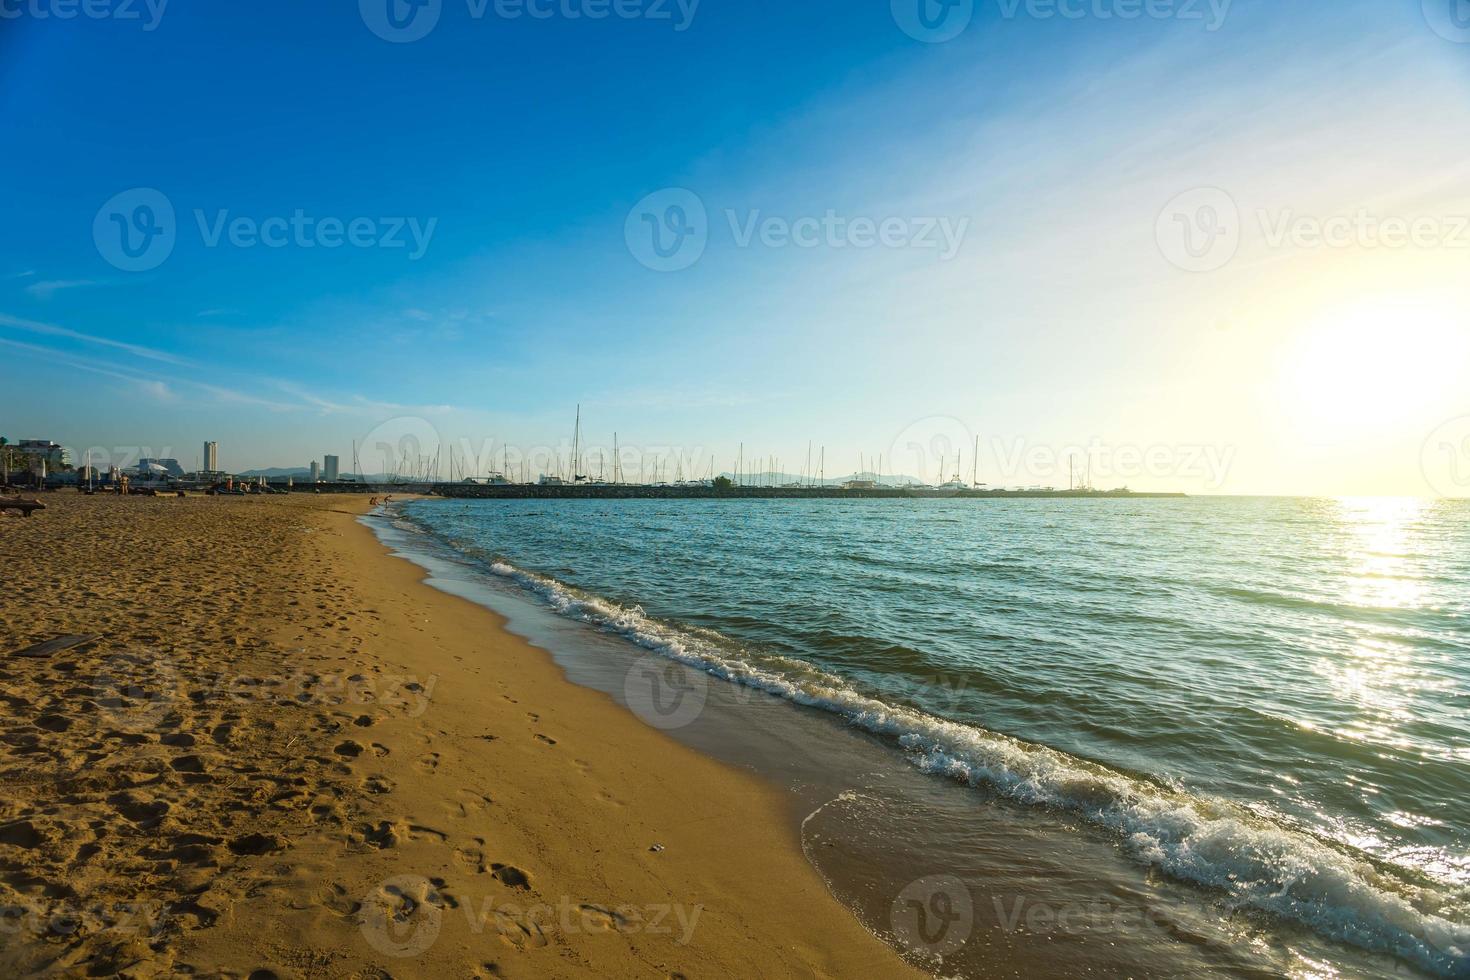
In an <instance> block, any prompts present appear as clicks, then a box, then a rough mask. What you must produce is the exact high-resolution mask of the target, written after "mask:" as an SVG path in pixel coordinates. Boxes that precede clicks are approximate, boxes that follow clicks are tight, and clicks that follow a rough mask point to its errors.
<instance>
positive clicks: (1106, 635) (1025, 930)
mask: <svg viewBox="0 0 1470 980" xmlns="http://www.w3.org/2000/svg"><path fill="white" fill-rule="evenodd" d="M369 523H370V524H371V525H372V526H373V527H374V528H375V529H376V530H377V531H378V533H379V534H380V536H381V537H382V538H383V540H384V541H385V542H387V543H388V544H389V545H390V546H391V547H393V548H394V549H395V550H397V551H398V552H399V553H401V554H403V555H405V556H407V557H409V558H412V559H414V560H416V561H419V562H420V563H421V564H423V565H424V566H425V567H426V568H428V569H429V571H430V573H431V582H432V583H433V584H436V585H439V586H440V587H442V588H445V589H447V590H448V591H453V592H457V593H459V594H463V595H466V596H468V597H470V598H474V599H476V600H477V601H481V602H483V603H484V604H486V605H488V606H490V607H491V608H494V609H496V610H497V611H499V612H501V613H502V614H503V615H505V616H507V617H508V619H509V622H510V626H511V628H512V629H513V630H515V631H516V632H519V633H521V634H522V635H524V636H526V637H528V638H529V639H531V640H532V641H533V642H534V643H537V644H538V645H541V646H543V647H545V648H546V649H547V650H549V651H550V652H551V653H552V654H553V655H554V656H556V658H557V660H558V662H559V663H561V664H562V665H563V667H564V669H566V671H567V673H568V675H569V676H570V677H571V679H572V680H574V681H576V682H578V683H584V684H587V685H589V686H593V687H598V688H600V689H602V690H605V691H606V692H607V693H609V694H610V695H612V696H613V697H614V698H616V699H617V700H618V701H619V702H620V703H622V704H624V705H626V706H627V708H628V709H629V710H630V711H633V712H634V713H635V714H636V715H638V717H640V718H641V719H643V720H644V721H645V722H646V723H648V724H650V725H653V726H655V727H657V728H660V729H662V730H664V731H666V732H668V733H669V735H670V736H672V737H674V738H676V739H680V740H681V741H684V742H686V743H687V744H690V745H693V746H694V747H696V748H698V749H700V750H701V751H705V752H708V753H709V754H711V755H714V756H716V757H718V758H720V759H722V760H724V761H726V762H728V763H730V764H732V765H736V766H741V767H744V768H747V769H749V770H751V771H753V772H755V773H757V774H758V775H760V776H762V777H763V778H766V779H768V780H770V781H771V783H772V784H773V785H776V786H778V787H780V788H781V789H782V791H783V793H784V796H783V798H784V799H787V800H789V802H790V809H791V814H792V822H793V827H796V828H797V833H799V835H800V841H801V845H802V848H803V850H804V851H805V853H806V854H807V856H808V858H809V859H810V860H811V862H812V864H813V865H814V866H815V867H816V869H817V870H818V871H819V872H820V873H821V875H822V876H823V877H824V879H825V880H826V881H827V883H828V886H829V887H830V889H831V890H832V892H833V894H834V895H835V896H836V897H837V899H838V900H840V901H842V902H843V903H844V904H846V905H847V906H848V907H849V908H850V909H851V910H852V911H853V914H855V915H857V916H858V917H859V918H860V919H861V920H862V921H863V922H864V923H865V924H866V925H867V926H868V928H869V929H871V930H872V931H873V932H874V933H875V934H877V935H878V936H880V937H881V938H883V939H884V940H885V941H887V942H889V943H890V944H892V945H893V946H894V948H895V949H897V950H898V951H899V952H900V954H901V955H903V956H904V957H905V958H906V959H908V960H909V961H910V962H912V963H914V964H915V965H917V966H919V967H921V968H923V969H926V970H928V971H929V972H931V973H932V974H934V975H936V976H942V977H951V976H953V977H1007V976H1016V977H1024V976H1060V975H1067V976H1096V977H1154V976H1160V977H1162V976H1200V975H1217V976H1250V977H1268V976H1289V977H1390V976H1391V977H1403V976H1409V977H1416V976H1428V977H1436V976H1437V977H1470V502H1467V501H1432V500H1417V499H1386V498H1372V499H1298V498H1235V497H1201V498H1179V499H1131V500H1130V499H1126V498H1123V499H1025V500H1022V499H1012V500H998V499H957V498H956V499H922V500H920V499H901V500H840V499H838V500H729V501H726V500H617V501H613V500H606V501H603V500H554V501H552V500H519V501H517V500H423V501H413V502H409V503H406V504H400V505H394V506H393V507H392V508H390V509H388V510H385V511H381V512H379V513H378V514H377V515H375V516H374V517H372V518H370V519H369Z"/></svg>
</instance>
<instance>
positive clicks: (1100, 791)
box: [471, 549, 1470, 976]
mask: <svg viewBox="0 0 1470 980" xmlns="http://www.w3.org/2000/svg"><path fill="white" fill-rule="evenodd" d="M471 550H473V549H471ZM490 570H491V571H492V572H493V573H494V574H495V575H497V576H500V577H502V578H505V579H509V580H511V581H513V582H515V583H516V584H518V585H519V586H521V587H522V588H524V589H526V590H528V591H529V592H531V593H533V594H535V595H536V596H538V597H540V598H541V599H542V600H544V601H545V602H546V603H547V604H549V605H550V606H551V607H552V608H553V609H554V610H556V611H557V612H558V613H560V614H562V615H565V616H569V617H573V618H576V619H580V620H582V621H584V622H586V623H588V624H590V625H593V626H596V627H598V628H601V629H604V630H609V631H612V632H615V633H618V634H620V635H622V636H623V637H625V638H627V639H628V640H630V641H632V642H633V643H635V644H637V645H638V646H640V647H642V648H644V649H646V650H649V651H652V652H654V653H656V654H659V655H661V656H664V657H668V658H669V659H671V660H674V661H677V662H679V663H682V664H685V665H686V666H689V667H691V668H695V669H698V670H701V671H704V672H705V673H707V674H709V675H711V676H713V677H716V678H719V679H721V680H725V681H729V682H731V683H734V684H740V685H743V686H745V687H749V688H753V689H756V690H760V691H765V692H767V693H769V694H771V695H774V696H776V697H780V698H784V699H785V700H787V701H790V702H792V703H794V704H799V705H804V706H807V707H811V708H818V709H821V710H825V711H829V712H832V713H834V714H837V715H839V716H841V717H843V718H845V719H846V720H847V721H848V722H849V723H850V724H852V725H854V726H856V727H859V728H862V729H864V730H866V731H868V732H872V733H874V734H878V735H883V736H888V737H889V738H891V739H892V740H893V741H894V743H895V744H896V745H897V746H898V747H899V748H900V749H901V750H902V751H903V753H904V754H905V755H906V757H907V758H908V759H909V761H910V762H911V763H912V764H913V765H915V766H916V767H918V768H919V769H921V770H922V771H925V772H929V773H932V774H935V775H938V776H943V777H947V778H951V779H956V780H960V781H963V782H966V783H969V784H971V785H975V786H985V787H988V788H990V789H992V790H994V791H996V792H999V793H1001V794H1002V795H1004V796H1006V797H1008V798H1010V799H1012V800H1015V801H1018V802H1021V803H1025V804H1031V805H1036V806H1044V807H1048V808H1052V809H1055V810H1061V811H1065V812H1068V813H1071V814H1074V815H1075V816H1077V817H1080V818H1081V819H1083V820H1085V821H1087V822H1088V823H1091V824H1093V825H1096V826H1099V827H1102V828H1105V829H1107V830H1108V831H1111V832H1112V833H1113V834H1115V835H1116V837H1117V838H1118V839H1119V841H1120V843H1121V846H1122V847H1123V848H1124V849H1125V851H1126V852H1127V853H1128V854H1129V855H1131V856H1132V857H1133V858H1134V859H1135V860H1137V861H1139V862H1140V863H1143V864H1146V865H1150V866H1152V867H1155V868H1157V869H1158V870H1160V871H1162V872H1163V873H1165V874H1167V875H1169V876H1171V877H1174V878H1177V879H1181V880H1184V881H1189V882H1193V883H1195V884H1198V885H1202V886H1205V887H1207V888H1211V889H1215V890H1217V891H1219V892H1221V893H1223V894H1224V895H1225V896H1226V897H1227V900H1228V901H1229V903H1230V904H1232V905H1234V906H1236V907H1241V908H1247V909H1253V910H1258V911H1261V912H1266V913H1269V914H1271V915H1274V916H1278V917H1280V918H1282V919H1286V920H1290V921H1293V922H1297V923H1300V924H1303V925H1305V926H1307V927H1309V928H1311V929H1313V930H1314V931H1316V932H1318V933H1319V934H1322V935H1324V936H1327V937H1330V938H1333V939H1337V940H1340V941H1343V942H1347V943H1350V944H1352V945H1355V946H1358V947H1360V948H1363V949H1368V950H1373V951H1378V952H1384V953H1391V954H1394V955H1397V956H1399V957H1402V958H1403V959H1405V960H1407V961H1409V962H1412V963H1414V964H1416V965H1417V966H1419V967H1421V968H1423V969H1425V970H1428V971H1430V972H1433V973H1436V974H1439V975H1442V976H1470V926H1467V925H1465V924H1464V923H1461V922H1458V921H1454V920H1452V919H1449V918H1446V917H1444V916H1442V915H1440V914H1437V911H1436V909H1437V908H1438V907H1439V906H1440V904H1441V903H1442V901H1443V899H1444V896H1443V895H1441V894H1440V893H1439V892H1438V891H1437V890H1436V889H1435V888H1433V886H1429V885H1424V884H1415V883H1412V882H1409V881H1406V880H1404V879H1403V878H1401V877H1399V876H1396V875H1394V874H1391V873H1389V872H1386V871H1382V870H1380V869H1379V868H1378V867H1376V866H1375V865H1374V864H1373V863H1372V862H1371V861H1370V860H1369V859H1367V858H1366V857H1364V856H1362V855H1359V854H1355V853H1352V852H1349V851H1347V850H1345V849H1343V848H1342V847H1340V846H1334V845H1331V844H1329V843H1327V842H1325V841H1322V840H1320V839H1318V838H1316V837H1314V836H1312V835H1310V834H1308V833H1304V832H1302V831H1300V830H1295V829H1293V828H1290V827H1286V826H1282V825H1280V824H1277V823H1274V822H1272V821H1269V820H1267V819H1266V818H1264V817H1262V816H1260V815H1257V814H1255V813H1251V812H1248V811H1246V810H1245V809H1243V808H1241V807H1239V806H1237V805H1234V804H1232V803H1230V802H1228V801H1225V800H1218V799H1210V798H1207V797H1202V796H1196V795H1192V794H1189V793H1185V792H1181V791H1178V790H1174V789H1170V788H1168V787H1164V786H1161V785H1159V784H1156V783H1154V782H1151V781H1148V780H1144V779H1139V778H1136V777H1133V776H1129V775H1127V774H1124V773H1121V772H1118V771H1116V770H1113V769H1110V768H1108V767H1106V766H1102V765H1098V764H1096V763H1092V762H1089V761H1087V760H1084V759H1079V758H1077V757H1074V756H1071V755H1068V754H1067V753H1064V752H1060V751H1057V750H1055V749H1052V748H1049V747H1047V746H1044V745H1036V744H1033V743H1028V742H1024V741H1021V740H1019V739H1015V738H1011V737H1009V736H1006V735H1003V734H1000V733H997V732H991V731H987V730H986V729H983V728H980V727H977V726H974V725H965V724H960V723H958V722H954V721H950V720H947V719H944V718H941V717H937V716H935V715H932V714H929V713H927V712H924V711H921V710H918V709H916V708H913V707H909V706H905V705H897V704H891V703H887V702H885V701H883V700H880V699H877V698H874V697H871V696H869V695H866V694H864V693H862V692H860V691H858V690H856V689H855V688H854V687H853V686H852V685H851V684H849V683H848V682H847V681H845V680H844V679H842V678H839V677H837V676H835V675H833V674H830V673H828V672H825V671H822V670H819V669H817V668H815V667H813V666H812V665H810V664H807V663H805V662H804V661H800V660H796V659H794V658H788V657H771V656H763V655H760V654H758V653H756V652H754V651H749V650H743V649H742V648H740V647H739V645H737V644H735V643H733V642H732V641H729V640H728V639H727V638H722V637H719V636H718V634H713V633H711V632H710V631H708V630H698V631H695V630H691V629H687V628H681V627H678V626H675V625H672V624H669V623H665V622H661V621H659V620H657V619H655V618H653V617H650V616H648V615H646V614H645V613H644V611H643V610H642V609H641V608H639V607H637V606H623V605H619V604H618V603H615V602H612V601H610V600H608V599H604V598H601V597H598V596H595V595H588V594H585V593H582V592H580V591H579V590H576V589H573V588H572V587H570V586H567V585H565V584H564V583H561V582H558V581H556V580H555V579H553V578H549V577H547V576H544V575H538V574H535V573H533V572H528V571H525V570H522V569H519V568H516V567H515V566H513V565H510V564H508V563H506V562H503V561H493V562H491V563H490Z"/></svg>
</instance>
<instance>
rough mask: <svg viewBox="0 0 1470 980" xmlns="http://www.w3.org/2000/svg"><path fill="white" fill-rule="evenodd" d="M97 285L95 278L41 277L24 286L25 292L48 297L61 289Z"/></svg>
mask: <svg viewBox="0 0 1470 980" xmlns="http://www.w3.org/2000/svg"><path fill="white" fill-rule="evenodd" d="M96 285H98V283H97V281H96V280H95V279H42V280H41V281H40V282H33V283H31V284H30V285H29V286H27V287H26V292H28V293H30V294H31V295H32V296H34V297H36V298H37V299H50V298H51V297H52V296H55V295H56V294H57V293H59V292H61V291H62V290H63V289H82V288H84V287H86V286H96Z"/></svg>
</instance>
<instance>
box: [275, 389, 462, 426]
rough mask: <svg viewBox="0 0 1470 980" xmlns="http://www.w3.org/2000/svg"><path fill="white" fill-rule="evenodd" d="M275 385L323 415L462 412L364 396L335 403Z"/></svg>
mask: <svg viewBox="0 0 1470 980" xmlns="http://www.w3.org/2000/svg"><path fill="white" fill-rule="evenodd" d="M275 385H276V387H277V388H279V389H280V390H281V391H284V392H286V393H287V394H290V395H293V396H295V397H296V398H299V399H301V400H302V401H303V402H305V403H306V404H308V405H310V406H312V407H313V408H317V409H320V410H321V412H322V414H323V415H358V416H363V417H365V418H382V417H384V416H394V415H413V416H424V415H449V414H451V413H454V412H457V411H460V409H459V408H457V407H456V406H454V405H404V404H400V403H398V402H385V401H377V400H375V399H372V398H365V397H363V396H362V395H351V396H348V398H347V400H346V401H333V400H331V399H329V398H324V397H323V396H321V395H318V394H316V393H314V392H311V391H308V390H306V389H305V388H302V387H300V386H299V385H295V384H292V383H291V382H289V381H277V382H275Z"/></svg>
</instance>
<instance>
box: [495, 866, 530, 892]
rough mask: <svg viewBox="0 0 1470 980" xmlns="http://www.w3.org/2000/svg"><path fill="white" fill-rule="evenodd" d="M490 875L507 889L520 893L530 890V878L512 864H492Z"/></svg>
mask: <svg viewBox="0 0 1470 980" xmlns="http://www.w3.org/2000/svg"><path fill="white" fill-rule="evenodd" d="M490 875H491V877H493V878H494V879H495V880H496V881H498V882H500V883H501V884H502V885H505V886H506V887H507V888H515V889H518V890H520V891H530V890H531V876H530V875H528V874H526V873H525V872H524V871H522V870H521V869H520V868H517V867H516V866H515V865H513V864H492V865H490Z"/></svg>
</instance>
